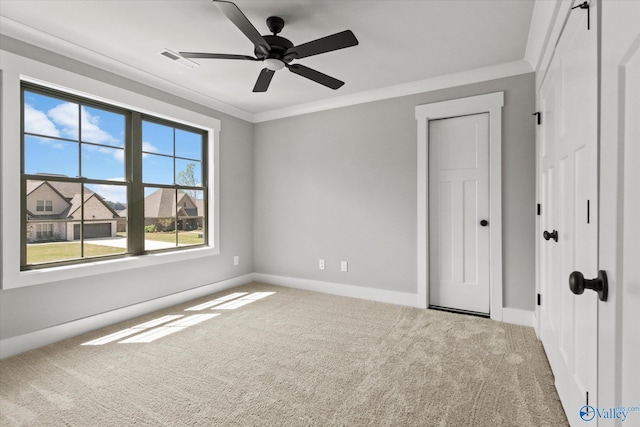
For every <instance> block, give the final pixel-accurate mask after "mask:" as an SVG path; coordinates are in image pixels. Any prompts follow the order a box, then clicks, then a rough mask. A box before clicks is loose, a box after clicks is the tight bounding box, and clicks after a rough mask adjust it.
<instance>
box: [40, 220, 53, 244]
mask: <svg viewBox="0 0 640 427" xmlns="http://www.w3.org/2000/svg"><path fill="white" fill-rule="evenodd" d="M52 238H53V224H36V239H38V240H47V239H52Z"/></svg>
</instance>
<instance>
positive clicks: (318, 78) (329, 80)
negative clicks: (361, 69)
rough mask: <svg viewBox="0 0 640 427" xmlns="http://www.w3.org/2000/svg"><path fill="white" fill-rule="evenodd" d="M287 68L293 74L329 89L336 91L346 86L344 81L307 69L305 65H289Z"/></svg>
mask: <svg viewBox="0 0 640 427" xmlns="http://www.w3.org/2000/svg"><path fill="white" fill-rule="evenodd" d="M287 68H288V69H289V71H291V72H292V73H295V74H297V75H299V76H302V77H306V78H308V79H309V80H313V81H314V82H316V83H320V84H321V85H325V86H326V87H329V88H331V89H334V90H335V89H338V88H340V87H342V85H343V84H344V82H343V81H340V80H338V79H334V78H333V77H331V76H327V75H326V74H324V73H321V72H320V71H316V70H314V69H312V68H309V67H305V66H304V65H300V64H293V65H287Z"/></svg>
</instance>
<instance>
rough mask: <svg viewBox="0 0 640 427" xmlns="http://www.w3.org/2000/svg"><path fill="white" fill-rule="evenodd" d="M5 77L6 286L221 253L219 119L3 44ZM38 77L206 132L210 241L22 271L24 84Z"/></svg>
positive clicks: (52, 84) (44, 83)
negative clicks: (7, 48) (18, 52)
mask: <svg viewBox="0 0 640 427" xmlns="http://www.w3.org/2000/svg"><path fill="white" fill-rule="evenodd" d="M0 64H2V68H1V69H0V72H1V78H2V108H1V111H2V118H1V119H2V133H1V138H2V144H1V147H0V149H1V150H2V151H1V156H0V158H1V162H2V184H1V185H2V188H1V190H2V191H1V194H2V199H1V200H2V205H1V206H2V289H12V288H19V287H23V286H30V285H38V284H42V283H47V282H55V281H60V280H70V279H74V278H79V277H87V276H93V275H99V274H105V273H112V272H116V271H122V270H128V269H132V268H141V267H148V266H154V265H158V264H165V263H167V262H181V261H186V260H190V259H194V258H201V257H208V256H213V255H217V254H219V253H220V229H219V224H220V220H219V219H220V207H219V193H220V184H219V179H218V171H219V163H218V159H219V142H218V141H219V135H220V120H218V119H215V118H212V117H209V116H205V115H203V114H200V113H196V112H193V111H190V110H187V109H184V108H181V107H178V106H175V105H171V104H168V103H166V102H163V101H160V100H157V99H154V98H150V97H147V96H145V95H142V94H139V93H136V92H132V91H129V90H126V89H123V88H120V87H117V86H113V85H110V84H107V83H104V82H101V81H98V80H94V79H91V78H89V77H86V76H83V75H79V74H75V73H72V72H69V71H66V70H63V69H60V68H57V67H53V66H50V65H48V64H44V63H41V62H38V61H34V60H32V59H29V58H25V57H22V56H19V55H16V54H13V53H10V52H6V51H2V50H0ZM23 81H28V82H32V83H36V84H38V85H41V86H47V87H50V88H53V89H57V90H61V91H64V92H67V93H71V94H75V95H79V96H82V97H85V98H89V99H94V100H97V101H101V102H104V103H107V104H111V105H114V106H119V107H123V108H126V109H129V110H133V111H138V112H140V113H144V114H149V115H152V116H155V117H159V118H163V119H166V120H169V121H173V122H176V123H182V124H185V125H188V126H191V127H195V128H199V129H203V130H205V131H207V132H208V136H209V141H208V147H209V150H208V153H209V154H208V157H209V158H208V159H207V161H208V164H209V168H208V170H209V176H208V180H209V181H208V182H209V201H208V204H209V216H208V219H207V221H208V222H207V229H208V236H209V246H207V247H198V248H193V249H185V250H181V251H175V252H164V253H156V254H148V255H140V256H131V257H126V258H118V259H107V260H96V261H95V262H87V263H81V264H74V265H67V266H59V267H51V268H41V269H38V270H29V271H20V242H21V240H22V239H21V238H20V227H16V224H20V209H16V206H18V205H19V203H20V186H19V185H16V183H18V182H20V156H21V153H20V144H16V143H11V144H10V143H9V142H10V141H14V142H17V141H20V84H21V82H23Z"/></svg>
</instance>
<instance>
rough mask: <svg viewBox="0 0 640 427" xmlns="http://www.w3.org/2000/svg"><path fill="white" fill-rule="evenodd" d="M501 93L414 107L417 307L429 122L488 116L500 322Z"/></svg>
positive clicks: (494, 305) (423, 260) (422, 290)
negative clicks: (416, 142)
mask: <svg viewBox="0 0 640 427" xmlns="http://www.w3.org/2000/svg"><path fill="white" fill-rule="evenodd" d="M503 106H504V92H493V93H488V94H485V95H478V96H470V97H467V98H460V99H453V100H450V101H442V102H434V103H431V104H424V105H418V106H416V109H415V117H416V120H417V121H418V147H417V148H418V151H417V155H418V174H417V175H418V183H417V184H418V185H417V189H418V224H417V225H418V230H417V231H418V248H417V249H418V250H417V255H418V260H417V266H418V276H417V277H418V305H419V307H421V308H427V306H428V303H429V283H428V282H429V261H428V260H429V194H428V191H429V183H428V178H429V150H428V148H429V121H430V120H437V119H444V118H449V117H456V116H464V115H469V114H479V113H489V224H491V226H490V227H489V283H490V284H489V292H490V298H489V299H490V308H489V310H490V313H489V314H490V317H491V319H493V320H498V321H502V107H503Z"/></svg>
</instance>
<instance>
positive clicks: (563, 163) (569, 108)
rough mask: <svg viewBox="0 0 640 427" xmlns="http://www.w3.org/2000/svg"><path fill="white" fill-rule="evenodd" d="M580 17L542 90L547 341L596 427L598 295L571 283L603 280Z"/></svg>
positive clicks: (561, 377)
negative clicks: (578, 275)
mask: <svg viewBox="0 0 640 427" xmlns="http://www.w3.org/2000/svg"><path fill="white" fill-rule="evenodd" d="M595 14H596V10H595V2H592V3H591V11H590V15H591V29H590V30H587V16H588V15H587V13H586V11H583V10H579V9H576V10H574V11H573V12H572V13H571V15H570V17H569V20H568V21H567V24H566V26H565V29H564V30H563V32H562V35H561V37H560V40H559V42H558V45H557V47H556V50H555V52H554V56H553V59H552V61H551V64H550V67H549V70H548V72H547V75H546V77H545V78H544V81H543V84H542V86H541V89H540V94H539V99H540V107H541V111H542V129H541V138H540V145H541V146H540V155H541V161H540V168H541V170H540V179H541V182H540V192H541V194H540V196H541V200H540V201H541V204H542V209H541V218H540V221H541V222H540V228H541V230H543V231H544V232H546V233H547V234H546V235H544V236H543V235H540V236H539V238H540V239H541V242H540V268H541V274H540V278H541V283H540V293H541V297H542V298H541V307H540V311H539V314H540V335H541V339H542V343H543V345H544V348H545V351H546V353H547V357H548V359H549V363H550V365H551V368H552V370H553V373H554V376H555V379H556V388H557V390H558V394H559V395H560V399H561V401H562V404H563V406H564V409H565V413H566V414H567V418H568V419H569V422H570V423H571V424H572V425H578V424H580V423H583V422H584V421H591V424H590V425H595V424H596V423H597V416H595V414H594V413H593V411H587V410H586V408H584V409H583V410H582V411H581V408H583V407H584V406H585V405H587V399H588V404H589V405H592V406H593V407H595V406H596V402H597V326H598V324H597V308H598V307H597V301H598V295H597V293H595V292H593V291H591V290H585V292H584V293H583V294H582V295H574V294H573V293H572V292H571V291H570V289H569V275H570V274H571V273H572V272H573V271H580V272H582V273H583V274H584V277H585V278H587V279H592V278H595V277H596V276H597V250H598V243H597V238H598V218H597V215H598V199H597V179H598V178H597V177H598V164H597V131H598V128H597V120H598V117H597V50H596V49H597V38H596V35H597V34H596V29H595V26H596V18H595Z"/></svg>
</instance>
